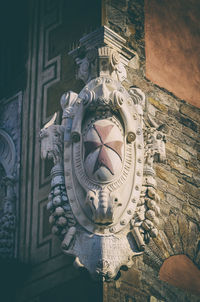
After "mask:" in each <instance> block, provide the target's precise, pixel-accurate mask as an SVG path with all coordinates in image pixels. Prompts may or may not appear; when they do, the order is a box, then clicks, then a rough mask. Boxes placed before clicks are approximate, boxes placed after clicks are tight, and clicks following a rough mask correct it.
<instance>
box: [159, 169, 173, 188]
mask: <svg viewBox="0 0 200 302" xmlns="http://www.w3.org/2000/svg"><path fill="white" fill-rule="evenodd" d="M156 175H157V177H159V178H161V179H163V180H164V181H166V182H168V183H170V184H172V185H174V186H178V178H177V177H176V176H175V175H174V174H173V173H171V172H169V171H167V170H166V169H164V168H162V167H160V166H157V167H156Z"/></svg>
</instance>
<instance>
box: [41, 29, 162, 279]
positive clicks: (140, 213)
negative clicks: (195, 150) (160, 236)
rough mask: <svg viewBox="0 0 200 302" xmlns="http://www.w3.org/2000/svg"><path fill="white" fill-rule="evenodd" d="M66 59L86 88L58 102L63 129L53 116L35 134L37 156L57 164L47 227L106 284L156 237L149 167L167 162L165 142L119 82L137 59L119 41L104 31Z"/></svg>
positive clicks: (135, 96) (133, 92) (136, 92)
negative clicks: (74, 65) (38, 139)
mask: <svg viewBox="0 0 200 302" xmlns="http://www.w3.org/2000/svg"><path fill="white" fill-rule="evenodd" d="M70 54H71V55H72V56H73V57H74V59H75V61H76V63H77V66H78V69H77V76H78V78H80V79H82V80H83V81H84V82H85V87H84V88H83V89H82V91H81V92H80V93H79V94H76V93H74V92H72V91H69V92H67V93H65V94H64V95H63V96H62V98H61V106H62V109H63V117H62V124H61V125H55V124H54V123H55V119H56V116H54V117H53V119H52V121H50V122H49V123H48V124H47V125H46V126H44V128H43V129H42V130H41V133H40V137H41V154H42V157H43V158H44V159H45V158H46V157H48V158H53V160H54V167H53V169H52V171H51V177H52V182H51V192H50V194H49V203H48V209H49V211H50V213H51V215H50V218H49V221H50V223H51V224H52V232H53V233H54V234H56V235H58V236H59V237H60V239H61V241H62V244H61V247H62V250H63V252H64V253H65V254H67V255H73V256H75V257H76V258H75V265H76V266H78V267H85V268H86V269H87V270H88V271H89V272H90V273H91V275H92V277H93V278H95V279H98V278H100V279H101V280H109V279H112V278H115V276H116V275H117V273H118V271H119V270H120V268H121V267H122V266H127V267H131V266H132V264H133V261H132V259H133V257H134V256H137V255H140V254H142V253H143V251H144V249H145V244H147V243H148V241H149V239H150V237H155V236H156V235H157V232H158V231H157V225H158V222H159V220H158V217H159V205H158V204H159V197H158V195H157V193H156V181H155V171H154V169H153V162H154V161H155V160H157V161H164V160H165V146H164V144H165V138H164V135H163V133H162V132H161V131H160V130H161V129H160V128H159V127H158V126H157V125H156V124H155V122H154V121H152V120H151V119H150V118H149V117H148V114H147V112H146V113H145V114H144V112H143V111H144V108H145V95H144V93H143V92H142V91H141V90H140V89H138V88H133V87H132V88H130V90H129V91H127V90H126V89H125V88H124V87H123V85H122V84H121V82H122V81H123V80H124V79H125V78H126V66H127V65H128V64H132V66H133V65H134V64H133V63H134V60H136V59H137V56H136V54H135V53H134V52H133V51H131V50H130V49H128V48H127V47H126V46H125V40H124V39H123V38H121V37H120V36H119V35H118V34H116V33H114V32H113V31H112V30H110V29H108V28H107V27H102V28H101V29H99V30H97V31H96V32H93V33H91V34H89V35H87V36H84V37H83V38H82V39H81V40H80V47H78V48H77V49H75V50H73V51H71V53H70Z"/></svg>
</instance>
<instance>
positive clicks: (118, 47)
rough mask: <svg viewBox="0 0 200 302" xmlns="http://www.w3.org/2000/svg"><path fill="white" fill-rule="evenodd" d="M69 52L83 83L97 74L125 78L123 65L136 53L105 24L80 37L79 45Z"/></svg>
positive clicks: (118, 78)
mask: <svg viewBox="0 0 200 302" xmlns="http://www.w3.org/2000/svg"><path fill="white" fill-rule="evenodd" d="M69 54H70V55H71V56H72V57H73V58H74V59H75V61H76V63H77V65H78V70H77V77H78V78H79V79H82V80H83V81H84V82H85V83H87V82H89V81H90V80H92V79H93V78H96V77H99V76H111V77H113V78H114V79H115V80H118V81H120V82H121V81H123V80H124V79H125V78H126V70H125V66H127V65H128V64H130V62H131V60H133V59H134V58H135V60H136V59H137V60H138V56H137V54H136V53H135V52H134V51H133V50H131V49H129V48H128V47H127V46H126V40H125V39H123V38H122V37H121V36H119V35H118V34H116V33H115V32H114V31H112V30H111V29H109V28H108V27H106V26H103V27H101V28H100V29H97V30H96V31H94V32H92V33H90V34H88V35H86V36H84V37H83V38H81V39H80V46H79V47H78V48H76V49H74V50H72V51H70V52H69Z"/></svg>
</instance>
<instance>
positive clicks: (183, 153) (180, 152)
mask: <svg viewBox="0 0 200 302" xmlns="http://www.w3.org/2000/svg"><path fill="white" fill-rule="evenodd" d="M177 154H178V156H180V157H182V158H184V159H186V160H190V159H191V155H190V154H189V153H188V152H187V151H185V150H184V149H182V148H181V147H179V146H178V147H177Z"/></svg>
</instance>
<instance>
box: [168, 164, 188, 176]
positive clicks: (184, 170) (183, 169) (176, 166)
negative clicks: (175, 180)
mask: <svg viewBox="0 0 200 302" xmlns="http://www.w3.org/2000/svg"><path fill="white" fill-rule="evenodd" d="M168 163H169V164H170V167H171V168H172V169H175V170H177V171H178V172H179V173H180V174H184V175H187V176H189V177H192V175H193V173H192V172H191V171H190V170H189V169H187V168H186V167H185V166H183V164H182V165H181V164H179V163H178V162H177V161H172V160H168Z"/></svg>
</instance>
